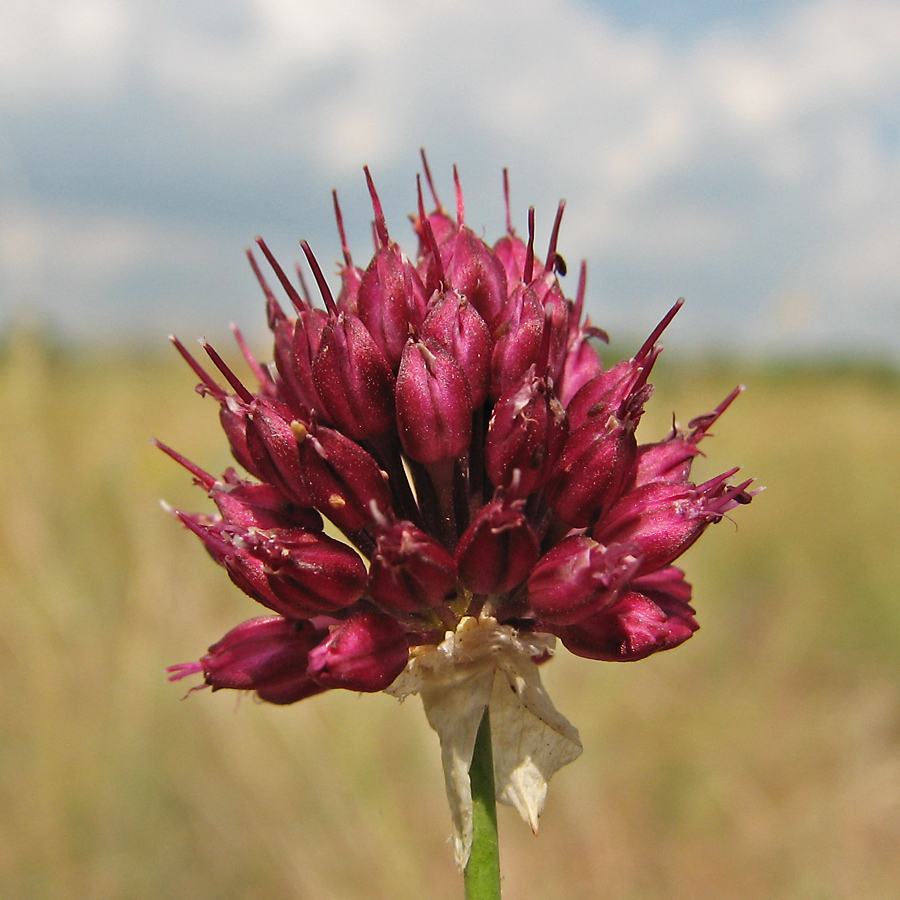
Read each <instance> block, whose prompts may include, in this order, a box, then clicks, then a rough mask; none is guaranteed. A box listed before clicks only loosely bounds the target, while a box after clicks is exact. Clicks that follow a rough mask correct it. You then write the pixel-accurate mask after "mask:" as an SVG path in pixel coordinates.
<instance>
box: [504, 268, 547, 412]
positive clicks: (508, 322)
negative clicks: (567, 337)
mask: <svg viewBox="0 0 900 900" xmlns="http://www.w3.org/2000/svg"><path fill="white" fill-rule="evenodd" d="M543 334H544V308H543V307H542V306H541V303H540V301H539V300H538V298H537V294H535V292H534V290H532V288H530V287H525V286H524V285H520V286H519V287H517V288H516V289H515V290H514V291H513V292H512V294H510V296H509V299H508V300H507V301H506V305H505V306H504V307H503V315H502V316H501V317H500V319H499V320H498V322H497V325H496V326H495V328H494V351H493V354H492V355H491V397H493V398H494V399H496V398H498V397H499V396H500V395H501V394H502V393H503V392H504V391H505V390H506V389H507V388H509V387H510V386H511V385H513V384H518V383H519V382H520V381H521V379H522V377H523V376H524V374H525V373H526V372H527V371H528V369H529V368H530V367H531V366H533V365H535V364H536V363H537V362H538V360H539V358H540V355H541V342H542V338H543Z"/></svg>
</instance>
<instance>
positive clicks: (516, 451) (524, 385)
mask: <svg viewBox="0 0 900 900" xmlns="http://www.w3.org/2000/svg"><path fill="white" fill-rule="evenodd" d="M567 434H568V425H567V423H566V413H565V410H564V409H563V408H562V405H561V404H560V402H559V401H558V400H557V399H556V396H555V395H554V393H553V390H552V388H551V387H550V386H549V385H548V384H547V380H546V379H545V378H539V377H538V376H537V374H536V372H535V367H534V366H532V367H531V369H529V371H528V372H527V373H526V375H525V378H524V379H523V380H522V382H521V383H519V384H517V385H511V386H510V387H509V388H507V389H506V390H505V391H504V392H503V394H501V396H500V399H499V400H498V401H497V403H496V405H495V406H494V411H493V414H492V415H491V420H490V424H489V426H488V433H487V439H486V441H485V447H484V467H485V471H486V472H487V474H488V477H489V478H490V479H491V481H492V482H493V484H494V486H495V487H498V488H503V489H504V491H505V492H506V495H507V496H508V497H510V498H511V499H517V498H519V497H527V496H528V495H529V494H532V493H534V492H535V491H536V490H538V489H539V488H541V487H543V485H544V483H545V482H546V481H547V479H548V478H549V476H550V473H551V472H552V470H553V467H554V466H555V465H556V462H557V459H558V458H559V454H560V453H561V451H562V448H563V444H564V443H565V440H566V435H567Z"/></svg>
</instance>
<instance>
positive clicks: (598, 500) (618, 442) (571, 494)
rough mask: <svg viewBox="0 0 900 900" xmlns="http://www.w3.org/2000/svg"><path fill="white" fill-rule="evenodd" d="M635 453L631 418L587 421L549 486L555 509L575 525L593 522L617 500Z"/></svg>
mask: <svg viewBox="0 0 900 900" xmlns="http://www.w3.org/2000/svg"><path fill="white" fill-rule="evenodd" d="M636 453H637V443H636V441H635V439H634V425H633V423H632V422H630V421H628V420H626V421H625V422H621V421H619V420H618V419H615V418H610V419H609V421H608V422H607V423H606V424H605V425H603V426H601V425H600V423H595V422H588V423H587V424H586V425H582V426H581V428H579V429H578V430H576V431H573V432H572V433H571V434H569V437H568V439H567V440H566V443H565V446H564V447H563V452H562V455H561V456H560V458H559V462H558V463H557V464H556V469H555V471H554V473H553V475H552V476H551V478H550V480H549V482H548V483H547V487H546V494H545V496H546V498H547V502H548V503H549V504H550V507H551V509H552V510H553V512H554V513H556V515H557V516H559V518H560V519H562V521H563V522H566V523H567V524H569V525H571V526H573V527H574V528H584V527H586V526H588V525H591V524H592V523H593V522H594V521H595V520H596V518H597V517H598V516H600V515H601V514H602V512H603V510H604V509H608V508H609V506H610V505H611V504H612V503H614V502H615V501H616V500H617V499H618V497H619V494H620V493H621V491H622V489H623V488H624V486H625V485H626V483H627V482H628V480H629V479H630V477H631V472H632V468H633V465H634V458H635V455H636ZM597 539H598V540H600V539H599V538H597ZM600 542H601V543H612V541H604V540H601V541H600Z"/></svg>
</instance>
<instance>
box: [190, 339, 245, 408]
mask: <svg viewBox="0 0 900 900" xmlns="http://www.w3.org/2000/svg"><path fill="white" fill-rule="evenodd" d="M200 346H201V347H203V349H204V350H205V351H206V354H207V356H209V358H210V359H211V360H212V361H213V364H214V365H215V367H216V368H217V369H218V370H219V371H220V372H221V373H222V374H223V375H224V376H225V379H226V380H227V381H228V383H229V384H230V385H231V386H232V387H233V388H234V392H235V394H237V395H238V397H240V398H241V400H243V401H244V403H248V404H249V403H252V402H253V394H252V393H251V392H250V391H248V390H247V388H246V386H245V385H244V384H243V382H242V381H241V379H240V378H238V377H237V375H235V374H234V372H232V371H231V369H230V368H229V367H228V364H227V363H226V362H225V360H224V359H222V357H221V356H219V354H218V353H217V352H216V350H215V348H214V347H213V346H212V345H211V344H210V343H209V342H208V341H206V340H202V339H201V341H200Z"/></svg>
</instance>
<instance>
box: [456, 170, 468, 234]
mask: <svg viewBox="0 0 900 900" xmlns="http://www.w3.org/2000/svg"><path fill="white" fill-rule="evenodd" d="M453 184H454V186H455V187H456V221H457V222H458V223H459V227H460V228H462V226H463V225H464V224H465V221H466V204H465V201H464V200H463V192H462V185H461V184H460V183H459V171H458V170H457V168H456V164H455V163H454V165H453Z"/></svg>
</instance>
